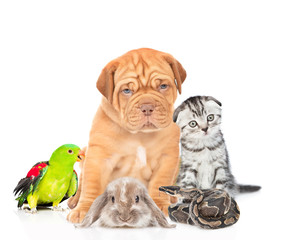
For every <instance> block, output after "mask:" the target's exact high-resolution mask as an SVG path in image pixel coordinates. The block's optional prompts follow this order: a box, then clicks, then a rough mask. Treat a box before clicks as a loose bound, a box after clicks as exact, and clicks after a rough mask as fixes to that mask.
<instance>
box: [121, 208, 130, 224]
mask: <svg viewBox="0 0 285 240" xmlns="http://www.w3.org/2000/svg"><path fill="white" fill-rule="evenodd" d="M125 211H126V209H125ZM125 211H124V212H122V213H120V215H119V218H120V220H121V221H123V222H127V221H129V220H130V219H131V216H130V214H128V212H125Z"/></svg>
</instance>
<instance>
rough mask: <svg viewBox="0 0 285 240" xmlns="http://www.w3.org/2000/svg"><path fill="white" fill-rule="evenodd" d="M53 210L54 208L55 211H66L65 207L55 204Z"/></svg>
mask: <svg viewBox="0 0 285 240" xmlns="http://www.w3.org/2000/svg"><path fill="white" fill-rule="evenodd" d="M52 210H53V211H58V212H63V211H64V208H62V207H59V206H53V207H52Z"/></svg>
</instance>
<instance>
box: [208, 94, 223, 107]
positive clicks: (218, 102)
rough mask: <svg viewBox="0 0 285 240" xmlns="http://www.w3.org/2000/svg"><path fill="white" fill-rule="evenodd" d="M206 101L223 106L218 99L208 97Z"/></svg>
mask: <svg viewBox="0 0 285 240" xmlns="http://www.w3.org/2000/svg"><path fill="white" fill-rule="evenodd" d="M206 101H214V102H215V103H217V104H218V105H219V106H220V107H221V106H222V103H221V102H220V101H218V100H217V99H216V98H214V97H211V96H208V97H206Z"/></svg>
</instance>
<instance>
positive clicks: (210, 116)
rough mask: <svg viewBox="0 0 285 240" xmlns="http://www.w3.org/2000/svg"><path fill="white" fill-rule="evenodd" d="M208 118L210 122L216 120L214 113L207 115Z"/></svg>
mask: <svg viewBox="0 0 285 240" xmlns="http://www.w3.org/2000/svg"><path fill="white" fill-rule="evenodd" d="M207 120H208V122H212V121H213V120H214V114H210V115H209V116H208V117H207Z"/></svg>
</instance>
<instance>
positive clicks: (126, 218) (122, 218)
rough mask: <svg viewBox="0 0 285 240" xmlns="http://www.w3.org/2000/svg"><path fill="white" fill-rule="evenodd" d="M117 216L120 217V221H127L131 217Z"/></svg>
mask: <svg viewBox="0 0 285 240" xmlns="http://www.w3.org/2000/svg"><path fill="white" fill-rule="evenodd" d="M119 218H120V220H121V221H122V222H128V221H129V220H130V219H131V217H130V216H128V217H122V216H120V217H119Z"/></svg>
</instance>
